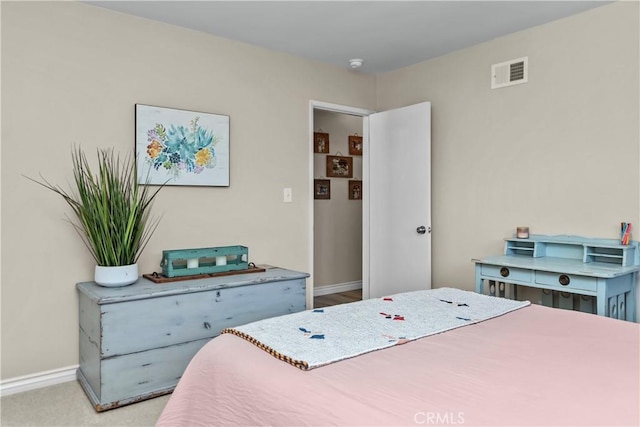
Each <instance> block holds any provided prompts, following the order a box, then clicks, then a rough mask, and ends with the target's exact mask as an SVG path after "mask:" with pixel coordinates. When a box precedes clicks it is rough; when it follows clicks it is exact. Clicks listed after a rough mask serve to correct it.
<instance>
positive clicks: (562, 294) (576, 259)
mask: <svg viewBox="0 0 640 427" xmlns="http://www.w3.org/2000/svg"><path fill="white" fill-rule="evenodd" d="M473 262H475V290H476V292H478V293H485V286H484V285H485V281H486V282H488V289H487V293H488V294H489V295H494V296H501V297H509V298H513V299H517V292H518V286H527V287H531V288H538V289H541V291H542V303H543V304H544V305H548V306H552V307H558V308H565V309H573V310H580V311H585V312H591V313H594V314H598V315H599V316H607V317H612V318H616V319H621V320H629V321H632V322H635V320H636V307H635V301H636V281H637V276H638V271H640V254H639V250H638V242H636V241H632V242H631V243H630V244H629V245H621V244H620V242H619V241H618V240H615V239H594V238H585V237H579V236H565V235H561V236H545V235H532V236H530V237H529V238H528V239H518V238H508V239H505V249H504V253H503V254H502V255H496V256H489V257H486V258H481V259H474V260H473Z"/></svg>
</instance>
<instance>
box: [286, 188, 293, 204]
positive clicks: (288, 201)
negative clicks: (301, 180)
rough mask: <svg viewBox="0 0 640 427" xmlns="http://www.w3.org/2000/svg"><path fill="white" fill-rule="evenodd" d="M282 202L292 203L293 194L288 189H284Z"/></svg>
mask: <svg viewBox="0 0 640 427" xmlns="http://www.w3.org/2000/svg"><path fill="white" fill-rule="evenodd" d="M284 202H285V203H291V202H293V192H292V191H291V189H290V188H285V189H284Z"/></svg>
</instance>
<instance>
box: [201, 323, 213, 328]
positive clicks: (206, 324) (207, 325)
mask: <svg viewBox="0 0 640 427" xmlns="http://www.w3.org/2000/svg"><path fill="white" fill-rule="evenodd" d="M202 326H204V328H205V329H211V324H210V323H209V322H204V325H202Z"/></svg>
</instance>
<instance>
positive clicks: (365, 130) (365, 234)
mask: <svg viewBox="0 0 640 427" xmlns="http://www.w3.org/2000/svg"><path fill="white" fill-rule="evenodd" d="M314 110H324V111H331V112H334V113H341V114H349V115H351V116H359V117H362V147H363V149H362V185H363V187H364V188H367V187H368V182H369V115H370V114H373V113H375V111H373V110H367V109H364V108H357V107H349V106H346V105H339V104H331V103H329V102H323V101H315V100H311V101H309V146H308V150H307V152H308V153H309V154H308V162H309V164H308V169H309V177H308V178H309V183H308V187H307V194H308V198H309V261H308V263H309V266H308V270H309V274H310V275H311V278H310V279H311V280H309V282H310V284H311V286H310V289H311V292H307V307H310V308H313V294H314V289H315V284H314V283H313V279H314V276H313V265H314V255H315V254H314V227H313V225H314V198H313V195H314V188H313V187H314V186H313V179H314V161H313V159H314V157H313V142H314V141H313V132H314V126H313V125H314V119H313V117H314V116H313V112H314ZM368 298H369V197H368V191H364V192H363V194H362V299H368Z"/></svg>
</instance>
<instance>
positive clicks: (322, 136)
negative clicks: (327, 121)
mask: <svg viewBox="0 0 640 427" xmlns="http://www.w3.org/2000/svg"><path fill="white" fill-rule="evenodd" d="M313 152H314V153H328V152H329V134H328V133H323V132H314V133H313Z"/></svg>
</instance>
